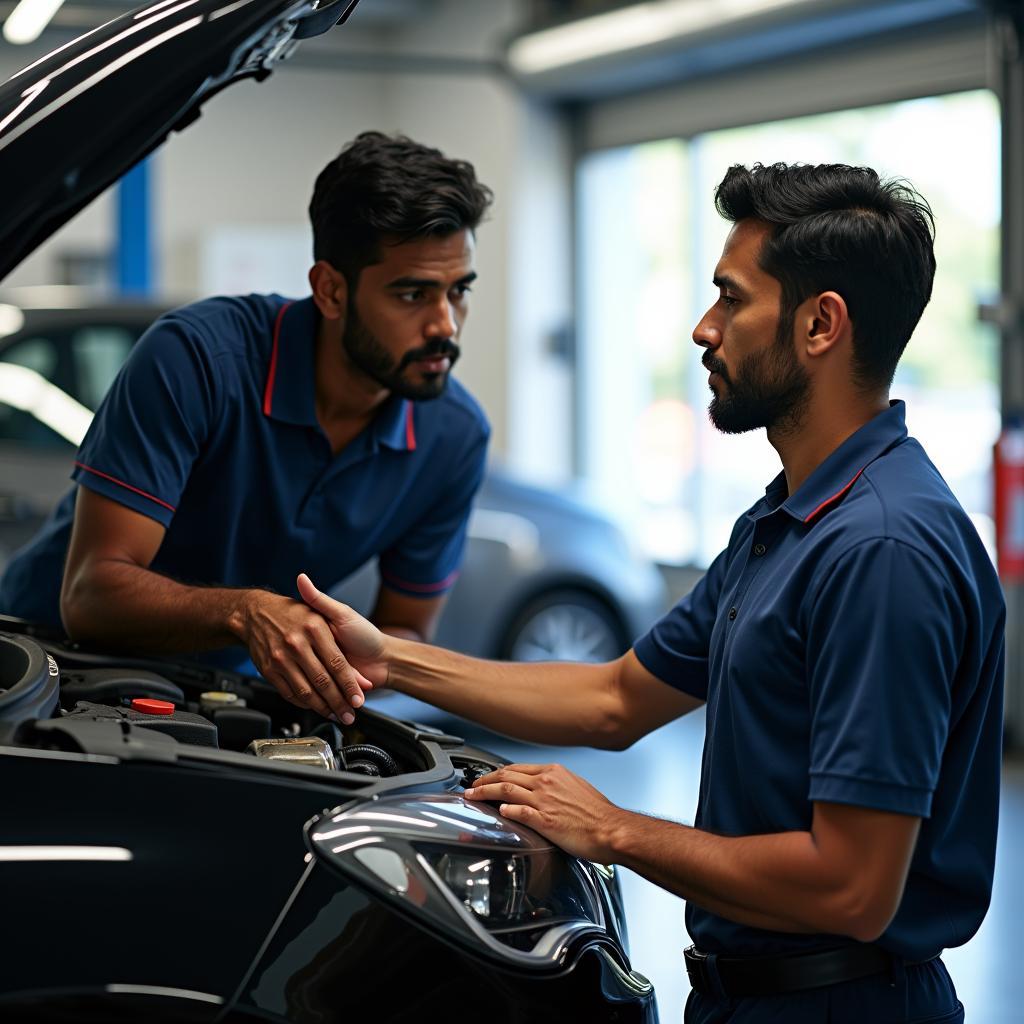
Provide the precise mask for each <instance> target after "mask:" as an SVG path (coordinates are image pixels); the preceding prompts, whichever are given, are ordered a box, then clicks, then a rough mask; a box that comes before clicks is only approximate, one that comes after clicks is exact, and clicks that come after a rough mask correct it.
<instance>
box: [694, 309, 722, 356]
mask: <svg viewBox="0 0 1024 1024" xmlns="http://www.w3.org/2000/svg"><path fill="white" fill-rule="evenodd" d="M692 337H693V343H694V344H695V345H699V346H700V347H701V348H718V346H719V345H721V344H722V331H721V329H720V328H719V327H718V326H717V325H716V324H715V323H714V321H713V320H712V318H711V310H710V309H709V310H708V311H707V312H706V313H705V314H704V315H703V316H702V317H701V318H700V322H699V323H698V324H697V326H696V327H694V329H693V335H692Z"/></svg>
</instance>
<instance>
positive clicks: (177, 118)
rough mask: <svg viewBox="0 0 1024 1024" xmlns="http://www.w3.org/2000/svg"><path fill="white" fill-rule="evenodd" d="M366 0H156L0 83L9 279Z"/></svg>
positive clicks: (2, 245) (0, 172)
mask: <svg viewBox="0 0 1024 1024" xmlns="http://www.w3.org/2000/svg"><path fill="white" fill-rule="evenodd" d="M358 2H359V0H333V2H324V3H318V0H154V2H152V3H147V4H144V5H143V6H142V7H139V8H137V9H136V10H134V11H130V12H129V13H127V14H124V15H122V16H121V17H119V18H116V19H114V20H113V21H110V22H107V24H105V25H101V26H100V27H99V28H97V29H94V30H93V31H92V32H89V33H87V34H86V35H84V36H81V37H79V38H78V39H75V40H73V41H72V42H71V43H68V44H67V45H65V46H62V47H60V48H59V49H57V50H54V51H53V52H52V53H50V54H48V55H47V56H45V57H42V58H41V59H40V60H38V61H36V62H35V63H34V64H30V65H29V66H28V67H27V68H24V69H23V70H22V71H20V72H18V73H17V74H16V75H14V76H13V77H12V78H10V79H8V81H6V82H5V83H4V84H3V85H0V182H3V186H4V187H3V192H2V195H0V279H3V278H4V277H5V276H6V275H7V274H8V273H9V272H10V271H11V270H12V269H13V268H14V267H15V266H17V265H18V263H20V262H21V260H23V259H24V258H25V257H26V256H27V255H28V254H29V253H30V252H32V251H33V250H34V249H35V248H36V247H37V246H39V245H40V244H41V243H42V242H43V241H45V240H46V239H47V238H49V237H50V235H52V234H53V233H54V232H55V231H56V230H57V229H58V228H59V227H61V225H62V224H64V223H65V222H66V221H67V220H69V219H70V218H71V217H72V216H74V214H76V213H77V212H78V211H79V210H80V209H81V208H82V207H83V206H85V205H86V204H87V203H89V202H90V201H91V200H92V199H93V198H94V197H95V196H97V195H98V194H99V193H100V192H102V191H103V190H104V189H105V188H106V187H107V186H108V185H110V184H111V183H112V182H114V181H116V180H117V179H118V178H120V177H121V175H123V174H124V173H125V172H126V171H127V170H129V169H130V168H131V167H133V166H134V165H135V164H136V163H138V162H139V161H140V160H142V159H143V158H144V157H145V156H146V155H147V154H149V153H151V152H152V151H153V150H154V149H156V148H157V147H158V146H159V145H160V144H161V143H162V142H163V141H164V139H166V138H167V136H168V135H169V134H170V133H171V132H172V131H179V130H181V129H182V128H184V127H185V126H186V125H188V124H189V123H191V122H192V121H193V120H195V118H196V117H198V115H199V110H200V107H201V106H202V104H203V103H204V102H205V101H206V100H207V99H209V97H210V96H212V95H214V94H215V93H217V92H219V91H220V90H221V89H223V88H224V87H225V86H227V85H230V84H231V83H232V82H235V81H238V80H239V79H242V78H256V79H259V80H262V79H263V78H265V77H267V75H269V74H270V72H271V70H272V69H273V67H274V65H275V64H276V63H277V62H278V61H280V60H283V59H284V58H286V57H288V56H289V55H290V54H291V53H292V52H293V50H294V49H295V46H296V45H297V43H298V40H300V39H306V38H308V37H310V36H314V35H319V34H321V33H323V32H326V31H327V30H328V29H330V28H332V27H333V26H334V25H336V24H339V23H340V22H343V21H345V20H346V19H347V18H348V16H349V15H350V14H351V13H352V11H353V9H354V8H355V6H356V4H357V3H358Z"/></svg>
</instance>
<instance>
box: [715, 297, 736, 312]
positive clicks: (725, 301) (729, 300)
mask: <svg viewBox="0 0 1024 1024" xmlns="http://www.w3.org/2000/svg"><path fill="white" fill-rule="evenodd" d="M719 298H720V299H721V300H722V305H723V306H725V308H726V309H732V308H733V307H734V306H737V305H739V301H740V300H739V299H737V298H736V297H735V296H733V295H720V296H719Z"/></svg>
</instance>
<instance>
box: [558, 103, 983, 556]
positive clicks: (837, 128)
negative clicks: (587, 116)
mask: <svg viewBox="0 0 1024 1024" xmlns="http://www.w3.org/2000/svg"><path fill="white" fill-rule="evenodd" d="M776 160H784V161H787V162H794V161H801V162H807V163H825V162H841V163H851V164H867V165H870V166H872V167H874V168H876V169H877V170H878V171H879V172H880V173H881V174H883V175H886V176H899V177H905V178H907V179H909V180H910V181H911V182H912V183H913V184H914V185H915V186H916V187H917V188H918V189H919V190H920V191H921V192H922V193H923V194H924V196H925V197H926V198H927V199H928V200H929V202H930V203H931V205H932V208H933V210H934V213H935V218H936V223H937V237H936V243H935V249H936V258H937V263H938V270H937V273H936V279H935V288H934V292H933V296H932V300H931V303H930V304H929V306H928V308H927V309H926V311H925V314H924V316H923V318H922V320H921V323H920V324H919V326H918V328H917V331H916V332H915V334H914V337H913V338H912V339H911V342H910V345H909V346H908V348H907V350H906V353H905V354H904V356H903V359H902V361H901V363H900V368H899V370H898V372H897V376H896V380H895V382H894V385H893V388H892V392H891V394H892V396H893V397H894V398H902V399H905V400H906V402H907V419H908V426H909V429H910V432H911V434H913V435H914V436H916V437H917V438H918V439H919V440H920V441H921V442H922V444H924V446H925V448H926V449H927V450H928V452H929V454H930V455H931V457H932V459H933V461H935V463H936V464H937V466H938V468H939V470H940V471H941V472H942V474H943V476H944V477H945V478H946V480H947V482H948V483H949V485H950V486H951V488H952V489H953V491H954V493H955V494H956V495H957V497H958V498H959V500H960V502H961V503H962V504H963V505H964V507H965V508H966V509H967V511H968V513H969V514H970V515H971V516H972V518H973V519H974V521H975V523H976V524H977V526H978V528H979V532H980V533H981V535H982V538H983V539H984V540H985V541H986V543H987V544H989V546H990V550H991V546H992V534H993V530H992V518H991V516H992V507H991V505H992V500H991V482H990V478H991V451H992V443H993V441H994V440H995V437H996V435H997V433H998V430H999V388H998V383H999V382H998V338H997V336H996V333H995V331H994V330H993V329H992V328H991V327H990V326H988V325H986V324H983V323H981V322H980V321H979V320H978V315H977V310H978V305H979V304H980V303H984V302H988V301H991V300H992V298H993V297H994V296H995V295H996V293H997V290H998V274H999V256H1000V253H999V218H1000V171H999V107H998V103H997V101H996V99H995V97H994V96H993V94H992V93H991V92H989V91H988V90H974V91H969V92H962V93H955V94H948V95H942V96H933V97H927V98H923V99H914V100H907V101H904V102H898V103H889V104H885V105H879V106H872V107H863V108H859V109H851V110H843V111H839V112H835V113H829V114H821V115H815V116H810V117H799V118H790V119H787V120H781V121H775V122H772V123H768V124H759V125H755V126H750V127H739V128H730V129H727V130H722V131H711V132H706V133H703V134H700V135H696V136H694V137H692V138H688V139H683V138H677V139H668V140H663V141H658V142H651V143H644V144H640V145H634V146H626V147H621V148H616V149H611V150H603V151H599V152H595V153H591V154H589V155H588V156H586V157H585V158H584V159H583V160H582V161H581V163H580V165H579V171H578V175H579V176H578V194H579V202H580V208H579V210H580V236H579V238H580V285H581V315H580V331H581V342H582V344H581V357H582V358H581V373H582V393H581V398H582V403H583V430H582V431H581V439H582V448H583V452H582V454H583V472H584V475H585V476H586V477H587V478H588V480H589V481H590V483H591V485H592V487H593V488H594V490H595V491H596V492H597V494H598V495H599V496H600V497H601V499H602V500H603V502H604V503H605V504H606V505H607V506H608V507H610V508H612V509H613V510H614V511H615V512H616V513H617V514H618V515H619V517H620V518H621V519H622V520H623V521H625V522H626V523H627V525H628V526H629V527H630V528H631V529H632V531H633V533H634V535H635V536H636V538H637V539H638V540H639V541H640V542H641V543H642V544H643V546H644V547H645V548H646V550H647V552H648V553H649V554H650V555H651V556H653V557H654V558H656V559H658V560H659V561H662V562H664V563H666V564H685V563H692V564H695V565H699V566H706V565H707V564H709V562H710V561H711V559H712V558H713V557H714V556H715V555H716V554H717V552H718V551H719V550H721V549H722V548H723V547H724V546H725V544H726V543H727V541H728V536H729V531H730V529H731V527H732V523H733V522H734V520H735V518H736V517H737V516H738V515H739V514H740V513H741V512H742V511H743V510H744V509H745V508H746V507H748V506H749V505H750V504H751V503H752V502H753V501H754V500H755V498H756V497H757V496H758V495H759V494H760V493H761V492H762V490H763V488H764V486H765V484H767V483H768V481H769V480H770V479H771V478H772V477H773V476H774V475H775V474H776V473H777V472H778V469H779V461H778V457H777V456H776V454H775V452H774V450H773V449H772V448H771V446H770V445H769V444H768V442H767V440H766V439H765V436H764V432H763V431H757V432H755V433H752V434H745V435H742V436H739V437H736V436H733V437H725V436H723V435H721V434H719V433H718V432H717V431H715V429H714V428H713V427H712V426H711V425H710V423H709V422H708V419H707V415H706V409H707V404H708V400H709V398H710V394H709V392H708V390H707V375H706V373H705V372H704V370H703V368H702V367H701V365H700V360H699V352H698V350H697V349H696V347H695V346H694V345H693V343H692V341H691V340H690V332H691V330H692V328H693V326H694V325H695V324H696V322H697V320H698V319H699V318H700V315H701V313H702V312H703V311H704V309H705V308H706V307H707V306H709V305H710V304H711V303H712V302H713V301H714V298H715V294H716V290H715V289H714V287H713V286H712V284H711V276H712V269H713V267H714V265H715V263H716V261H717V259H718V257H719V255H720V253H721V247H722V242H723V241H724V238H725V235H726V233H727V232H728V229H729V224H728V223H726V222H725V221H722V220H721V219H720V218H719V217H718V215H717V214H716V212H715V210H714V206H713V193H714V187H715V185H716V184H717V183H718V182H719V181H720V180H721V178H722V176H723V175H724V173H725V171H726V169H727V168H728V167H729V165H730V164H733V163H745V164H750V163H752V162H754V161H761V162H763V163H769V162H772V161H776Z"/></svg>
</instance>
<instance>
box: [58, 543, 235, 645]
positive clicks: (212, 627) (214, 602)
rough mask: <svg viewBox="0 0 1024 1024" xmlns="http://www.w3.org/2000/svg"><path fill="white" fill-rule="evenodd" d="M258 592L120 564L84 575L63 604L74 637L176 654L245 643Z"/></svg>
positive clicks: (109, 564) (109, 562)
mask: <svg viewBox="0 0 1024 1024" xmlns="http://www.w3.org/2000/svg"><path fill="white" fill-rule="evenodd" d="M251 593H252V592H251V591H248V590H241V589H231V588H228V587H196V586H188V585H186V584H183V583H179V582H178V581H176V580H172V579H170V578H168V577H167V576H161V575H160V574H159V573H156V572H153V571H152V570H151V569H146V568H143V567H141V566H138V565H133V564H131V563H129V562H118V561H114V560H107V561H104V562H103V563H102V564H101V565H98V566H94V567H92V568H91V570H90V572H89V573H88V574H87V575H86V574H80V575H79V577H78V578H77V579H76V580H74V581H73V582H72V583H71V585H70V586H69V587H68V590H67V593H66V594H65V595H64V596H63V597H62V600H61V612H62V616H63V618H64V625H65V628H66V629H67V630H68V633H69V635H70V636H71V637H72V638H73V639H75V640H80V641H87V642H90V643H102V644H105V645H108V646H110V647H112V648H125V647H131V648H132V649H134V650H146V651H152V652H154V653H158V654H170V653H178V652H187V651H201V650H211V649H213V648H217V647H226V646H229V645H231V644H237V643H241V642H242V641H241V627H242V624H243V619H244V606H245V601H246V599H247V596H248V595H250V594H251Z"/></svg>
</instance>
